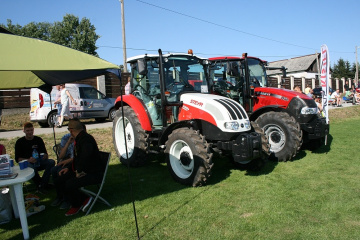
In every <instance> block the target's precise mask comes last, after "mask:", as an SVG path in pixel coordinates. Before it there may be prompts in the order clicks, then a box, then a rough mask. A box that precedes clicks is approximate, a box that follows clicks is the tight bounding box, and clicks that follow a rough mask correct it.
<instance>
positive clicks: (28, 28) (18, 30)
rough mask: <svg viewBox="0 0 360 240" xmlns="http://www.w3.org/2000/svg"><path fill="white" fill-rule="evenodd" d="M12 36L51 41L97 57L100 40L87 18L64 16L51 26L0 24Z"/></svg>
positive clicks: (39, 24) (10, 22) (47, 24)
mask: <svg viewBox="0 0 360 240" xmlns="http://www.w3.org/2000/svg"><path fill="white" fill-rule="evenodd" d="M0 26H2V27H4V28H7V29H8V30H9V31H10V32H13V33H14V34H17V35H20V36H25V37H32V38H38V39H42V40H46V41H51V42H54V43H57V44H60V45H63V46H66V47H70V48H73V49H76V50H79V51H82V52H85V53H88V54H92V55H95V56H98V54H97V52H96V49H97V47H96V45H95V44H96V41H97V40H98V39H99V38H100V36H99V35H97V34H96V32H95V30H96V28H95V27H94V25H92V24H91V23H90V20H89V19H87V18H82V19H81V21H80V20H79V18H78V17H76V16H74V15H72V14H66V15H65V16H64V18H63V20H62V21H61V22H54V23H53V24H51V23H47V22H40V23H35V22H31V23H29V24H27V25H25V26H23V27H22V26H20V25H19V24H16V25H14V24H12V21H11V20H9V19H8V20H7V26H4V25H3V24H0Z"/></svg>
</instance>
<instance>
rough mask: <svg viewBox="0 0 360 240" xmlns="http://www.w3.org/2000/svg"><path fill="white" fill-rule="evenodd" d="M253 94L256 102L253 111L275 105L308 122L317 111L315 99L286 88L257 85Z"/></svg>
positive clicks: (299, 119) (298, 119)
mask: <svg viewBox="0 0 360 240" xmlns="http://www.w3.org/2000/svg"><path fill="white" fill-rule="evenodd" d="M255 95H256V96H257V98H256V100H255V101H257V103H256V104H255V107H254V111H256V110H258V109H260V108H266V107H269V106H277V107H280V108H283V109H285V110H286V111H287V112H289V113H290V115H292V116H294V117H295V119H296V120H297V121H299V122H308V121H310V120H311V119H312V118H313V117H314V116H316V115H317V113H318V109H317V105H316V103H315V101H314V100H313V99H312V98H311V97H309V96H307V95H305V94H303V93H298V92H295V91H292V90H288V89H279V88H270V87H266V88H265V87H258V88H255Z"/></svg>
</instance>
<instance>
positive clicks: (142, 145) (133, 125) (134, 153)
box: [113, 106, 148, 167]
mask: <svg viewBox="0 0 360 240" xmlns="http://www.w3.org/2000/svg"><path fill="white" fill-rule="evenodd" d="M124 120H125V129H124V125H123V118H122V111H121V109H119V111H116V115H115V118H114V121H113V142H114V147H115V151H116V153H117V155H118V157H119V158H120V162H121V163H122V164H124V165H126V166H130V167H140V166H143V165H144V164H145V163H146V152H147V150H148V141H147V140H148V134H147V133H146V132H145V130H144V129H143V128H142V127H141V125H140V122H139V119H138V117H137V116H136V114H135V112H134V110H133V109H132V108H130V107H128V106H125V107H124ZM124 130H125V133H126V143H127V148H128V156H127V155H126V148H125V140H124Z"/></svg>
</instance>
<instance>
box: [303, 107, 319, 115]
mask: <svg viewBox="0 0 360 240" xmlns="http://www.w3.org/2000/svg"><path fill="white" fill-rule="evenodd" d="M317 112H318V108H310V107H303V108H302V109H301V114H304V115H308V114H317Z"/></svg>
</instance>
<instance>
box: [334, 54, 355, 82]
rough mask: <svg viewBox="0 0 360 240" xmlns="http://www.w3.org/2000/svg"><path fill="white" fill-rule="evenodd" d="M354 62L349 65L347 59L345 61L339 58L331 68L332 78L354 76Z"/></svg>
mask: <svg viewBox="0 0 360 240" xmlns="http://www.w3.org/2000/svg"><path fill="white" fill-rule="evenodd" d="M354 65H355V63H354V64H353V66H352V67H351V65H350V62H349V61H345V60H344V59H342V58H340V59H339V60H338V61H337V63H335V64H334V67H333V68H332V73H331V75H332V77H333V78H342V77H344V78H354V77H355V69H356V67H355V68H354Z"/></svg>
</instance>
